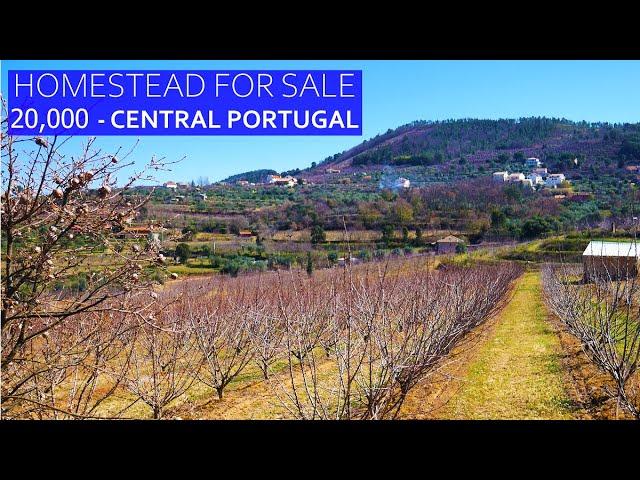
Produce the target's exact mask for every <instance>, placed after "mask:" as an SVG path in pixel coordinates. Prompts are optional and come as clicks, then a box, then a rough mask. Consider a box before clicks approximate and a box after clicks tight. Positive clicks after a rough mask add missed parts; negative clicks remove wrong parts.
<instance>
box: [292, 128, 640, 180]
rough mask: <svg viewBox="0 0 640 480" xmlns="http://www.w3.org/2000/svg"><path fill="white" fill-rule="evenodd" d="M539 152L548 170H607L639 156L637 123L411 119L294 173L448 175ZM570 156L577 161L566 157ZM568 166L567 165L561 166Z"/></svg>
mask: <svg viewBox="0 0 640 480" xmlns="http://www.w3.org/2000/svg"><path fill="white" fill-rule="evenodd" d="M530 156H535V157H538V158H540V159H541V160H542V161H543V162H544V163H545V165H546V166H547V167H549V169H550V170H552V171H566V170H573V171H574V173H579V172H582V173H587V176H588V177H589V176H590V175H589V172H596V171H597V172H600V173H602V172H614V171H615V170H616V169H620V168H624V167H625V166H628V165H634V164H635V163H640V124H608V123H586V122H571V121H569V120H565V119H556V118H522V119H518V120H473V119H471V120H450V121H444V122H427V121H416V122H412V123H410V124H407V125H403V126H401V127H399V128H396V129H393V130H392V129H390V130H388V131H387V132H386V133H384V134H382V135H377V136H376V137H374V138H372V139H369V140H366V141H364V142H362V143H361V144H359V145H357V146H355V147H353V148H351V149H350V150H347V151H345V152H342V153H338V154H336V155H333V156H331V157H328V158H326V159H325V160H324V161H322V162H320V163H319V164H318V165H317V166H315V167H314V168H310V169H307V170H303V171H302V172H301V174H302V176H304V177H306V178H309V179H310V180H312V181H315V182H319V183H322V182H324V181H330V179H331V178H335V175H336V174H335V173H327V172H326V170H327V169H333V170H340V171H341V173H353V172H358V171H379V170H382V169H383V168H385V167H387V168H389V167H391V168H393V169H394V170H396V171H398V173H403V174H406V176H407V177H408V178H410V179H412V180H413V181H418V182H420V181H423V182H433V181H450V180H456V179H460V178H468V177H473V176H477V175H478V174H481V173H487V172H489V171H490V170H491V169H502V168H509V167H517V165H518V164H521V163H522V159H524V158H526V157H530ZM576 158H577V159H578V165H576V164H575V162H574V159H576ZM567 173H569V174H571V172H567Z"/></svg>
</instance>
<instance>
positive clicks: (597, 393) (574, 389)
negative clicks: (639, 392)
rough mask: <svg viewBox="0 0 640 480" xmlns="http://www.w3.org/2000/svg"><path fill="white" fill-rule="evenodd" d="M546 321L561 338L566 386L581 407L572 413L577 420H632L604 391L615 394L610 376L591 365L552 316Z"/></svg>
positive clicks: (578, 344)
mask: <svg viewBox="0 0 640 480" xmlns="http://www.w3.org/2000/svg"><path fill="white" fill-rule="evenodd" d="M548 321H549V324H550V325H551V326H552V327H553V329H554V330H555V332H556V334H557V335H558V337H559V338H560V345H561V346H562V351H563V354H562V355H561V357H560V361H561V365H562V371H563V372H564V378H565V386H566V389H567V392H568V393H569V395H570V396H571V399H572V400H573V401H574V402H575V403H576V405H578V406H579V407H580V408H579V409H577V410H576V412H575V413H576V416H577V417H578V418H579V419H583V420H587V419H594V420H613V419H616V418H617V419H630V418H631V416H630V415H629V414H627V413H626V412H625V411H624V410H623V409H621V408H616V407H617V405H616V401H615V399H612V398H611V397H610V396H609V395H608V394H607V392H606V388H609V390H610V391H614V386H613V382H612V381H611V380H610V378H609V376H608V375H607V374H606V373H604V372H602V371H600V370H599V369H598V367H597V366H596V365H595V364H594V363H593V362H591V360H590V359H589V358H588V357H587V355H586V354H585V353H584V351H583V350H582V347H581V346H580V342H579V341H578V339H576V338H575V337H574V336H573V335H571V334H570V333H569V332H568V331H567V329H566V328H565V327H564V325H562V323H561V322H560V321H559V320H558V319H557V318H556V317H555V316H553V315H549V318H548Z"/></svg>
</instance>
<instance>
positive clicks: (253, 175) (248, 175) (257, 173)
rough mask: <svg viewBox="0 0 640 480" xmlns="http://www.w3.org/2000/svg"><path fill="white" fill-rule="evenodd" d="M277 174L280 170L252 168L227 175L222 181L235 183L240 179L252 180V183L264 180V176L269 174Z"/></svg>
mask: <svg viewBox="0 0 640 480" xmlns="http://www.w3.org/2000/svg"><path fill="white" fill-rule="evenodd" d="M277 174H278V172H276V171H275V170H269V169H262V170H252V171H250V172H244V173H239V174H237V175H231V176H230V177H227V178H225V179H224V180H222V181H223V182H226V183H233V182H237V181H238V180H246V181H247V182H251V183H259V182H262V181H264V178H265V177H266V176H267V175H277Z"/></svg>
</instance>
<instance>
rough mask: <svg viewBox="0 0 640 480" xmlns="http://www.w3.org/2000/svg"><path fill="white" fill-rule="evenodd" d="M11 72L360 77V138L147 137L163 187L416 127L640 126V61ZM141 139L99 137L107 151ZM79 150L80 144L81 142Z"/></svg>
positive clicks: (317, 156) (320, 153)
mask: <svg viewBox="0 0 640 480" xmlns="http://www.w3.org/2000/svg"><path fill="white" fill-rule="evenodd" d="M10 69H40V70H42V69H57V70H61V69H129V70H131V69H140V70H142V69H166V70H178V69H182V70H187V69H238V70H239V69H265V70H267V69H272V70H274V69H361V70H362V71H363V136H362V137H357V136H349V137H337V136H336V137H333V136H331V137H314V136H309V137H275V136H274V137H263V136H259V137H219V136H209V137H141V138H140V144H139V146H138V147H137V149H136V151H135V156H134V157H135V158H136V159H137V161H139V162H141V163H142V162H144V161H145V160H146V159H148V158H150V157H151V156H152V155H156V156H164V157H166V158H167V159H170V160H173V159H179V158H181V157H183V156H186V160H184V161H183V162H182V163H180V164H179V166H178V167H174V168H173V171H172V172H161V173H160V174H158V175H157V177H158V180H159V181H165V180H168V179H174V180H178V181H189V180H191V179H197V178H198V177H199V176H205V177H209V179H210V180H211V181H216V180H221V179H222V178H224V177H226V176H228V175H232V174H234V173H240V172H243V171H247V170H254V169H258V168H273V169H275V170H278V171H283V170H288V169H292V168H296V167H300V168H303V167H307V166H309V165H310V164H311V162H313V161H316V162H317V161H320V160H322V159H324V158H326V157H327V156H329V155H333V154H334V153H337V152H340V151H343V150H345V149H347V148H349V147H352V146H354V145H356V144H358V143H360V142H361V141H362V140H364V139H367V138H370V137H372V136H375V135H376V134H378V133H382V132H385V131H386V130H387V129H389V128H394V127H397V126H399V125H402V124H404V123H408V122H410V121H412V120H419V119H422V120H445V119H450V118H517V117H524V116H554V117H565V118H568V119H570V120H587V121H608V122H640V61H110V60H109V61H3V62H2V65H1V70H2V77H1V81H2V89H3V90H2V91H3V93H5V90H4V88H5V86H6V85H7V71H8V70H10ZM136 139H137V137H101V138H99V139H98V144H99V146H100V147H101V148H103V149H105V150H112V149H114V148H117V147H118V146H123V147H125V148H126V147H130V146H131V145H133V143H135V141H136ZM78 141H79V140H78Z"/></svg>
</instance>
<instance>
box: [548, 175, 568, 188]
mask: <svg viewBox="0 0 640 480" xmlns="http://www.w3.org/2000/svg"><path fill="white" fill-rule="evenodd" d="M564 181H566V178H565V176H564V173H550V174H549V175H547V179H546V180H545V182H544V184H545V186H546V187H549V188H558V186H559V185H561V184H562V182H564Z"/></svg>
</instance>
